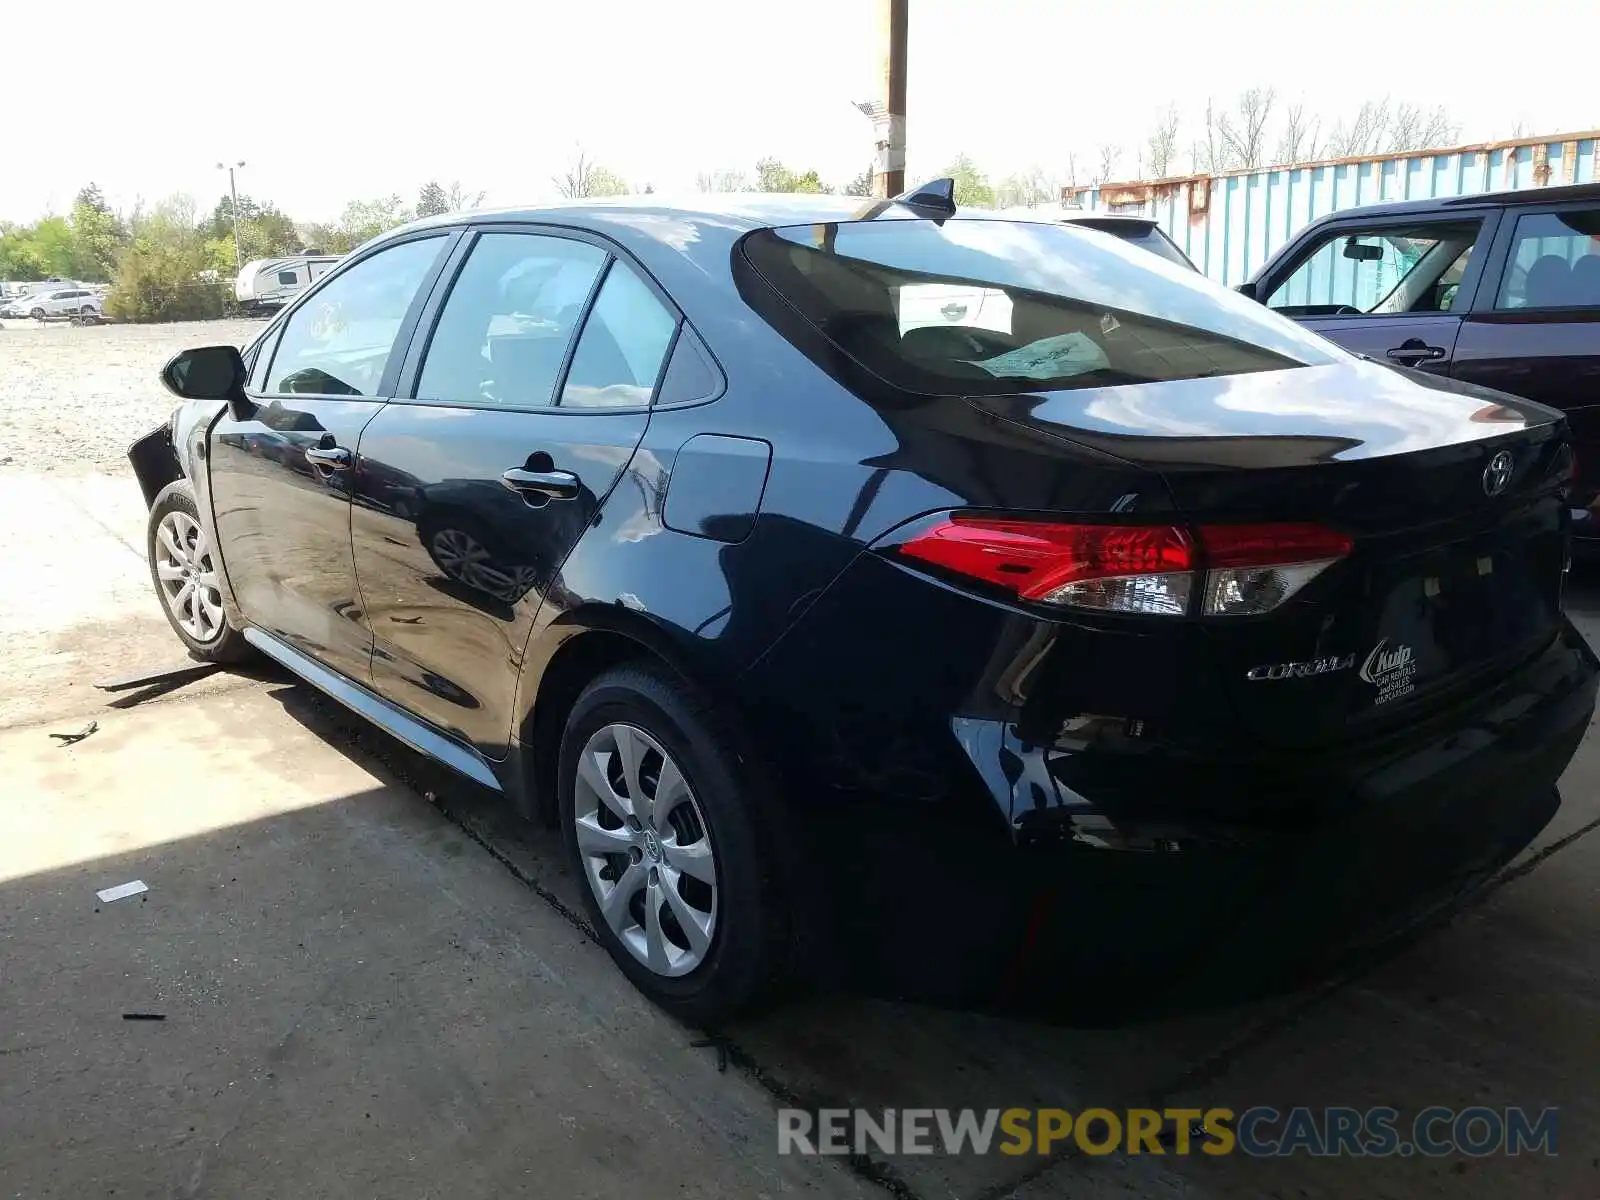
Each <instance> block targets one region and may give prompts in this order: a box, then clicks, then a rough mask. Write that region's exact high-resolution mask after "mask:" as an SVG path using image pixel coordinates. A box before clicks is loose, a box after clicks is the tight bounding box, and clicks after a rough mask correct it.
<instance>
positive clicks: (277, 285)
mask: <svg viewBox="0 0 1600 1200" xmlns="http://www.w3.org/2000/svg"><path fill="white" fill-rule="evenodd" d="M339 257H340V256H339V255H337V254H301V255H294V256H292V257H289V258H260V259H256V260H254V261H252V262H247V263H245V265H244V266H242V267H240V268H239V274H238V276H237V277H236V278H235V279H234V281H233V295H234V298H235V299H236V300H238V301H239V303H240V304H241V305H243V306H244V308H245V311H246V312H250V313H266V312H275V311H277V310H278V309H280V308H282V307H283V306H284V305H285V304H287V303H289V301H291V300H293V299H294V298H295V297H296V296H298V295H299V294H300V293H301V292H303V291H305V290H306V289H307V288H308V287H310V286H311V285H312V284H313V283H315V282H316V281H317V280H319V279H321V278H322V277H323V276H324V275H326V274H327V273H328V272H329V271H331V270H333V268H334V266H335V264H337V263H338V261H339Z"/></svg>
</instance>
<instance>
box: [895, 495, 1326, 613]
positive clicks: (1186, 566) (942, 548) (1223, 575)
mask: <svg viewBox="0 0 1600 1200" xmlns="http://www.w3.org/2000/svg"><path fill="white" fill-rule="evenodd" d="M1352 546H1353V543H1352V541H1351V539H1350V538H1349V537H1348V536H1347V535H1345V534H1342V533H1339V532H1337V531H1336V530H1331V529H1324V528H1322V527H1321V526H1318V525H1298V524H1262V525H1205V526H1202V527H1201V528H1200V529H1199V531H1198V535H1195V534H1191V533H1190V532H1189V531H1188V530H1186V529H1184V528H1182V527H1180V526H1176V525H1079V524H1065V523H1058V522H1051V521H1018V520H1007V519H1001V518H991V517H982V516H973V515H970V514H965V513H955V514H952V515H951V516H948V517H945V518H944V519H942V520H941V521H939V522H938V523H936V524H934V525H933V526H931V527H929V528H927V529H924V530H922V531H920V532H919V533H917V534H916V535H915V536H914V537H912V538H910V539H908V540H907V541H905V542H903V543H901V544H900V545H899V546H898V547H897V550H898V552H899V553H900V554H901V555H903V556H905V557H908V558H914V559H920V560H921V561H923V562H926V563H932V564H933V565H935V566H938V567H942V568H944V569H945V570H948V571H954V572H956V573H958V574H961V575H965V576H967V577H969V578H972V579H978V580H981V581H983V582H985V583H988V584H992V585H994V586H996V587H1001V588H1004V589H1006V590H1007V591H1009V592H1011V593H1013V594H1015V595H1016V596H1017V597H1018V598H1020V599H1023V600H1032V601H1036V602H1040V603H1045V604H1067V605H1072V606H1073V607H1077V608H1092V609H1100V610H1102V611H1108V612H1125V613H1150V614H1161V615H1166V616H1179V615H1182V614H1184V613H1186V612H1188V611H1189V598H1190V594H1191V592H1192V590H1193V588H1194V586H1195V584H1196V583H1197V582H1203V586H1204V593H1203V595H1202V598H1201V605H1200V608H1201V611H1202V612H1203V613H1204V614H1206V615H1208V616H1239V615H1249V614H1253V613H1260V612H1267V611H1270V610H1271V609H1273V608H1276V607H1277V606H1278V605H1279V604H1282V603H1283V602H1284V601H1285V600H1287V599H1288V598H1289V597H1290V596H1292V595H1293V594H1294V593H1295V592H1297V591H1299V590H1300V589H1301V588H1302V587H1304V586H1305V585H1306V584H1307V583H1309V582H1310V581H1311V580H1312V579H1313V578H1315V577H1316V576H1317V575H1318V574H1320V573H1321V572H1322V571H1323V570H1325V569H1326V568H1327V567H1328V566H1329V565H1330V564H1331V563H1333V562H1335V561H1337V560H1338V559H1340V558H1343V557H1344V556H1345V555H1347V554H1349V553H1350V550H1351V548H1352ZM1202 562H1203V563H1204V565H1205V567H1206V568H1208V569H1206V570H1205V571H1204V572H1203V574H1202V572H1201V570H1200V566H1201V563H1202Z"/></svg>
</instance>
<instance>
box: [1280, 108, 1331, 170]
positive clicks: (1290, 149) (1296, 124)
mask: <svg viewBox="0 0 1600 1200" xmlns="http://www.w3.org/2000/svg"><path fill="white" fill-rule="evenodd" d="M1321 132H1322V118H1320V117H1314V116H1310V115H1308V114H1307V113H1306V106H1305V105H1304V104H1295V105H1291V106H1290V108H1289V111H1288V112H1287V113H1286V114H1284V121H1283V131H1282V132H1281V133H1280V134H1279V135H1278V149H1277V152H1276V153H1275V154H1274V155H1273V157H1274V158H1276V159H1277V160H1278V161H1279V162H1280V163H1285V164H1288V165H1291V166H1292V165H1293V164H1295V163H1303V162H1311V161H1312V160H1313V159H1315V158H1316V157H1317V155H1318V154H1319V153H1321V151H1322V143H1321V142H1320V140H1319V135H1320V134H1321Z"/></svg>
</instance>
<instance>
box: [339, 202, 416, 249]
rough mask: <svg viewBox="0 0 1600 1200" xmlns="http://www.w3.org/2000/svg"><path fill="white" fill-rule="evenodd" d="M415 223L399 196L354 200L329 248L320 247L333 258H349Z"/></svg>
mask: <svg viewBox="0 0 1600 1200" xmlns="http://www.w3.org/2000/svg"><path fill="white" fill-rule="evenodd" d="M409 220H411V210H410V209H408V208H407V207H406V206H405V202H404V201H403V200H401V199H400V197H399V196H380V197H378V198H377V199H375V200H352V201H350V203H349V204H346V205H345V206H344V212H343V213H341V214H340V216H339V223H338V224H337V225H335V226H334V227H333V229H332V230H331V231H330V236H329V238H328V240H327V244H326V245H323V246H321V247H319V249H322V250H326V251H327V252H328V253H329V254H348V253H349V252H350V251H351V250H354V249H355V248H356V247H357V246H359V245H361V244H362V243H363V242H367V241H371V240H372V239H373V238H375V237H377V236H378V235H379V234H380V233H385V232H387V231H388V230H390V229H393V228H394V227H395V226H396V225H404V224H405V223H406V222H407V221H409Z"/></svg>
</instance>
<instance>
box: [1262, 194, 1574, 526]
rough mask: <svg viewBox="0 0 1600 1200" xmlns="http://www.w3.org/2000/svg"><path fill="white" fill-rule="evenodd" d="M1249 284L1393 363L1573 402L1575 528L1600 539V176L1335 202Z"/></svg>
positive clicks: (1569, 407)
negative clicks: (1356, 204) (1482, 191)
mask: <svg viewBox="0 0 1600 1200" xmlns="http://www.w3.org/2000/svg"><path fill="white" fill-rule="evenodd" d="M1241 290H1243V291H1246V292H1247V294H1249V295H1252V296H1254V297H1255V298H1256V299H1258V300H1260V301H1261V302H1262V303H1263V304H1265V305H1266V306H1267V307H1268V308H1270V309H1273V310H1275V311H1276V312H1279V313H1281V314H1283V315H1284V316H1287V317H1293V318H1294V319H1295V320H1297V321H1300V322H1301V323H1302V324H1305V325H1308V326H1310V327H1311V328H1312V329H1315V330H1316V331H1317V332H1318V333H1321V334H1323V335H1325V336H1327V337H1329V338H1332V339H1333V340H1334V341H1336V342H1338V343H1339V344H1340V345H1342V346H1344V347H1346V348H1347V349H1350V350H1354V351H1356V352H1357V353H1360V354H1366V355H1370V356H1371V357H1372V358H1375V359H1377V360H1378V361H1380V362H1388V363H1393V364H1396V365H1398V366H1402V367H1408V368H1413V369H1415V370H1418V371H1423V372H1427V373H1428V374H1431V375H1437V376H1441V377H1447V378H1450V379H1457V380H1461V381H1463V382H1466V383H1478V384H1483V385H1485V386H1487V387H1492V388H1498V389H1500V390H1502V391H1506V392H1510V393H1512V394H1514V395H1518V396H1525V397H1527V398H1528V399H1530V400H1537V401H1539V402H1540V403H1543V404H1548V405H1550V406H1551V407H1553V408H1558V409H1560V410H1561V411H1562V412H1564V413H1565V414H1566V415H1567V421H1568V423H1569V425H1570V426H1571V429H1572V437H1573V441H1574V445H1575V448H1576V450H1577V478H1576V480H1575V486H1574V489H1573V493H1572V502H1571V508H1572V516H1573V520H1574V526H1573V528H1574V533H1575V534H1576V536H1578V537H1579V538H1580V539H1585V540H1589V541H1593V540H1594V539H1596V538H1600V513H1597V511H1596V502H1597V498H1600V185H1597V184H1580V185H1576V186H1572V187H1549V188H1528V189H1524V190H1521V191H1514V192H1499V193H1491V194H1487V195H1477V196H1455V197H1450V198H1447V199H1433V200H1418V201H1412V202H1409V203H1395V204H1381V205H1374V206H1371V207H1367V208H1358V209H1350V210H1348V211H1346V212H1340V213H1334V214H1333V215H1331V216H1327V217H1323V218H1322V219H1321V220H1319V221H1315V222H1313V223H1312V224H1311V225H1309V226H1307V227H1306V228H1305V229H1304V230H1302V231H1301V233H1300V234H1299V235H1298V236H1296V237H1295V238H1294V239H1293V240H1292V241H1290V242H1289V243H1288V244H1287V245H1286V246H1284V247H1283V249H1282V250H1280V251H1278V253H1277V254H1276V255H1274V256H1273V258H1272V259H1271V260H1270V261H1269V262H1268V263H1267V264H1266V266H1264V267H1262V269H1261V270H1260V272H1258V273H1257V275H1256V276H1255V278H1254V279H1252V280H1251V281H1250V282H1249V283H1248V284H1246V285H1244V288H1242V289H1241Z"/></svg>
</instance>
